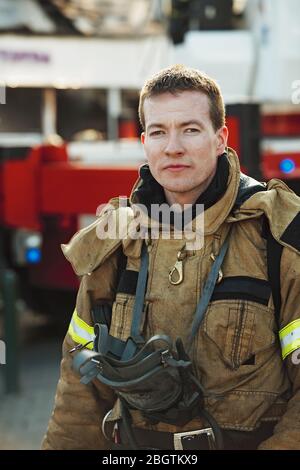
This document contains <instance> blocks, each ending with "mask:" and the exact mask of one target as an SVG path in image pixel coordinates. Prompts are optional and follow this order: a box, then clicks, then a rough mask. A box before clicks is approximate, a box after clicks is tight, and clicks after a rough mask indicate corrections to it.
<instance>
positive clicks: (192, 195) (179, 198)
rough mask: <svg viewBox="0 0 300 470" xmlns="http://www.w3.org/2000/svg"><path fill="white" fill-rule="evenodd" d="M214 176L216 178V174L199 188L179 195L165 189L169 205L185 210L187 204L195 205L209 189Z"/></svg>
mask: <svg viewBox="0 0 300 470" xmlns="http://www.w3.org/2000/svg"><path fill="white" fill-rule="evenodd" d="M214 176H215V172H214V173H213V174H212V175H211V176H210V177H209V178H208V179H207V180H206V181H204V182H203V183H202V184H201V185H200V186H197V187H196V188H194V189H192V190H191V191H187V192H182V193H178V192H174V191H168V190H167V189H165V188H164V193H165V197H166V201H167V203H168V204H169V205H170V206H172V205H173V204H179V205H180V206H181V207H182V209H183V208H184V205H185V204H192V205H193V204H195V202H196V201H197V199H198V198H199V197H200V196H201V194H202V193H204V191H205V190H206V189H207V188H208V186H209V185H210V183H211V182H212V179H213V177H214Z"/></svg>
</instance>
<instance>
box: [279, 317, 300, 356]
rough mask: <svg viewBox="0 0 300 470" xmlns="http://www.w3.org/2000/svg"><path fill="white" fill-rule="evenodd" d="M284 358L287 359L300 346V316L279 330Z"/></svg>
mask: <svg viewBox="0 0 300 470" xmlns="http://www.w3.org/2000/svg"><path fill="white" fill-rule="evenodd" d="M279 338H280V343H281V351H282V358H283V359H285V358H286V357H287V356H288V355H289V354H291V353H292V352H293V351H295V350H296V349H298V348H300V318H299V319H297V320H294V321H292V322H291V323H289V324H288V325H286V326H285V327H284V328H282V329H281V330H280V331H279Z"/></svg>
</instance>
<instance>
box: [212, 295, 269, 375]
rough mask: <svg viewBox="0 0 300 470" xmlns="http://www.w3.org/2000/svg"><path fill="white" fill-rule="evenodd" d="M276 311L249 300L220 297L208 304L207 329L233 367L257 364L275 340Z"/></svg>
mask: <svg viewBox="0 0 300 470" xmlns="http://www.w3.org/2000/svg"><path fill="white" fill-rule="evenodd" d="M274 329H275V318H274V312H273V311H272V310H271V309H270V308H268V307H267V306H264V305H262V304H259V303H256V302H252V301H248V300H219V301H215V302H211V304H210V305H209V307H208V310H207V313H206V316H205V320H204V331H205V333H206V335H207V336H208V337H209V338H210V340H211V341H213V342H214V343H215V345H216V347H217V348H218V349H219V350H220V351H221V353H222V356H223V360H224V362H225V363H226V364H227V365H228V366H229V367H230V368H231V369H238V368H239V367H240V366H241V365H255V364H256V365H258V362H259V353H260V352H262V351H265V350H266V349H268V348H270V347H272V345H274V343H275V342H276V336H275V333H274Z"/></svg>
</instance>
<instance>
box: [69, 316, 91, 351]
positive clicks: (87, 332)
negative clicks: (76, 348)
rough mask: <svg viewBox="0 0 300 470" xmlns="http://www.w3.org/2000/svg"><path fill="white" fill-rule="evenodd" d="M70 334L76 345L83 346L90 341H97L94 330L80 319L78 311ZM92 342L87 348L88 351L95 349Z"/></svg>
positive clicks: (71, 325)
mask: <svg viewBox="0 0 300 470" xmlns="http://www.w3.org/2000/svg"><path fill="white" fill-rule="evenodd" d="M68 333H69V335H70V336H71V338H72V340H73V341H75V343H78V344H82V345H84V344H86V343H88V342H89V341H92V342H93V341H94V339H95V334H94V328H93V327H92V326H90V325H88V324H87V323H85V321H83V320H82V319H81V318H79V316H78V314H77V312H76V309H75V310H74V313H73V316H72V320H71V323H70V326H69V329H68ZM92 342H91V343H90V344H88V345H87V346H86V347H87V348H88V349H93V343H92Z"/></svg>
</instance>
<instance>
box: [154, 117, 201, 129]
mask: <svg viewBox="0 0 300 470" xmlns="http://www.w3.org/2000/svg"><path fill="white" fill-rule="evenodd" d="M191 125H196V126H199V127H201V128H203V124H202V122H201V121H198V120H197V119H192V120H190V121H185V122H182V123H181V124H180V127H186V126H191ZM153 127H162V128H164V127H165V126H164V124H162V123H161V122H152V123H151V124H150V125H149V126H148V127H147V130H150V129H152V128H153Z"/></svg>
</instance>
